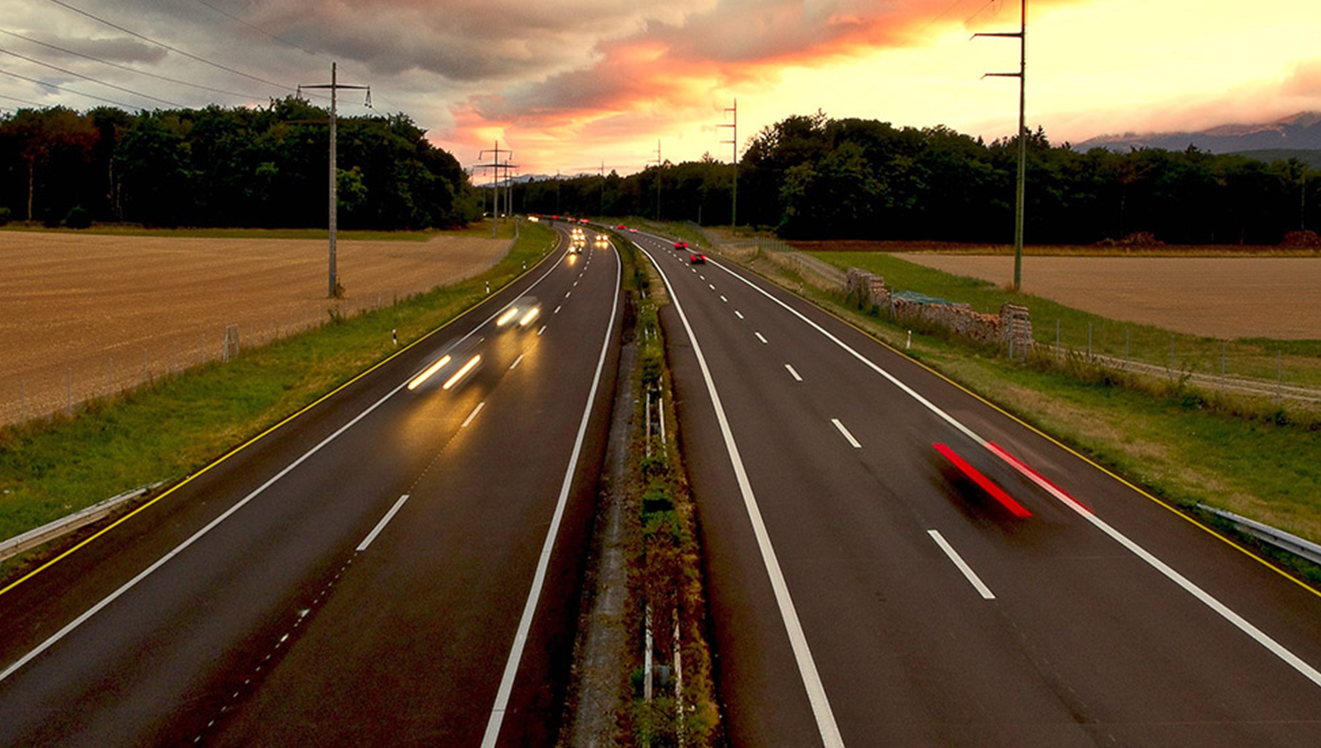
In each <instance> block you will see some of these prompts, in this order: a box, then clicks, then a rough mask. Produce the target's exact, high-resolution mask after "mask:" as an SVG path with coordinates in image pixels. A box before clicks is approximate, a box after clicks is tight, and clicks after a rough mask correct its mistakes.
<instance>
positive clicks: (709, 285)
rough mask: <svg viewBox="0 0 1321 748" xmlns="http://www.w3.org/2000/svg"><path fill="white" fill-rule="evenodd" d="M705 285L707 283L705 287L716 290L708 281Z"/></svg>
mask: <svg viewBox="0 0 1321 748" xmlns="http://www.w3.org/2000/svg"><path fill="white" fill-rule="evenodd" d="M706 285H707V287H709V288H710V289H711V290H712V291H714V290H716V287H715V286H713V285H711V284H710V283H708V284H706Z"/></svg>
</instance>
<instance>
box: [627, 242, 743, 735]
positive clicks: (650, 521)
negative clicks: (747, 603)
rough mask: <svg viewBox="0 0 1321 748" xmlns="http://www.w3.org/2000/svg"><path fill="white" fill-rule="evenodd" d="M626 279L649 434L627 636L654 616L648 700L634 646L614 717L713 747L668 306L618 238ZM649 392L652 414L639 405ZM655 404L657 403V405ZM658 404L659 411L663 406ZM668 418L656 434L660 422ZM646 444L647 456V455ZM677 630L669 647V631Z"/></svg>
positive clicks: (638, 457)
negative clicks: (665, 331) (668, 352)
mask: <svg viewBox="0 0 1321 748" xmlns="http://www.w3.org/2000/svg"><path fill="white" fill-rule="evenodd" d="M617 245H618V246H619V247H620V254H621V257H622V259H623V260H624V263H625V278H626V283H627V284H628V285H629V286H630V287H631V288H630V293H634V294H636V296H635V297H634V298H635V300H636V307H637V318H636V328H635V330H636V339H637V345H638V362H639V365H638V368H639V374H638V376H637V377H636V380H635V381H634V392H635V393H636V395H635V397H636V399H637V401H638V405H637V407H638V413H637V420H638V422H639V423H650V433H643V434H641V438H640V439H635V440H634V442H633V444H632V447H631V451H632V453H633V455H634V463H635V467H634V470H633V475H632V480H631V485H630V487H629V489H628V491H627V494H628V496H629V506H628V516H629V517H630V525H631V527H632V528H633V529H632V530H631V533H630V534H631V535H632V536H633V539H632V542H631V547H632V548H633V549H634V550H633V552H632V553H631V554H630V556H631V558H630V561H629V593H630V595H629V599H630V606H629V609H630V613H629V616H628V625H629V631H630V634H631V635H630V641H634V642H641V641H643V640H644V627H645V625H646V622H647V620H648V615H647V614H648V611H650V617H649V620H650V621H651V626H652V633H653V636H654V638H655V647H654V652H655V653H656V659H655V663H654V664H655V665H656V666H658V667H664V668H666V670H665V671H663V672H667V673H668V675H667V676H666V677H665V678H662V677H661V675H660V673H661V672H662V671H661V670H657V671H655V674H654V675H653V680H652V686H653V693H652V699H651V700H650V701H647V700H646V699H645V698H644V686H643V683H644V681H645V678H646V674H645V671H644V668H643V656H642V652H641V651H640V650H639V648H637V647H634V648H632V649H631V650H630V656H629V659H628V661H626V662H624V663H621V665H622V666H624V667H626V668H627V669H628V671H629V673H630V682H631V684H632V686H633V693H632V699H631V702H630V710H629V712H628V713H627V714H626V715H621V717H622V720H621V722H622V723H623V724H625V725H627V727H628V728H629V730H628V732H629V737H630V738H631V740H632V743H631V744H632V745H642V746H647V745H678V744H682V745H688V746H694V747H695V748H700V747H701V746H710V745H715V744H718V741H719V737H718V736H719V728H718V725H719V713H718V710H717V708H716V704H715V693H714V683H713V680H712V672H711V652H710V649H709V647H708V645H707V642H706V638H705V625H706V603H705V594H704V593H703V588H702V578H701V568H702V563H701V548H700V547H699V544H698V539H697V538H698V534H697V516H696V505H695V503H694V500H693V497H692V495H691V493H690V491H689V487H688V479H687V473H686V472H685V469H684V465H683V460H682V455H681V452H680V446H679V440H678V438H677V425H676V424H677V419H676V417H675V412H674V402H673V398H672V397H670V393H672V392H673V390H672V388H671V384H670V375H669V370H668V366H667V365H666V359H665V343H664V339H663V337H662V335H661V329H660V324H659V313H658V310H659V308H660V307H661V306H663V305H665V304H667V303H668V299H667V297H666V295H665V287H664V285H663V284H662V283H661V281H660V279H659V276H658V275H657V274H656V271H655V269H654V268H653V267H652V266H651V265H650V264H649V263H648V262H647V261H646V259H645V258H644V257H641V256H640V255H639V254H638V253H637V252H636V250H635V249H634V248H633V246H632V245H631V244H630V243H628V242H626V241H618V242H617ZM648 393H651V395H650V398H651V404H652V408H653V411H652V415H651V418H650V421H648V419H647V417H646V414H645V412H644V411H645V409H646V408H647V407H648ZM657 403H658V405H659V407H657ZM662 411H663V414H664V415H663V416H661V412H662ZM661 417H663V418H664V419H665V422H666V423H667V424H668V426H667V428H666V430H665V432H664V434H663V436H664V438H662V432H661V429H660V428H659V425H658V422H659V419H660V418H661ZM648 446H650V449H651V453H650V455H648V454H647V451H648V449H647V448H648ZM676 635H677V637H678V643H677V646H676V640H675V637H676ZM676 652H677V654H678V660H679V663H677V664H678V665H680V666H681V669H682V676H683V683H682V692H681V693H680V692H679V691H677V690H676V688H675V684H676V682H677V681H676V678H675V669H676V662H675V659H676V657H675V655H676Z"/></svg>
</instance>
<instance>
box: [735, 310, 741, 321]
mask: <svg viewBox="0 0 1321 748" xmlns="http://www.w3.org/2000/svg"><path fill="white" fill-rule="evenodd" d="M734 316H735V317H738V318H739V319H743V312H740V311H739V310H737V309H735V310H734Z"/></svg>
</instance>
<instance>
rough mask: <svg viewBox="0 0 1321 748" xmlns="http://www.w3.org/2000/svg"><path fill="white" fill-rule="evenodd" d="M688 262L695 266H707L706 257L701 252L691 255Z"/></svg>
mask: <svg viewBox="0 0 1321 748" xmlns="http://www.w3.org/2000/svg"><path fill="white" fill-rule="evenodd" d="M688 261H689V262H690V263H692V264H693V265H705V264H706V255H704V254H701V253H700V252H698V253H695V254H691V255H689V256H688Z"/></svg>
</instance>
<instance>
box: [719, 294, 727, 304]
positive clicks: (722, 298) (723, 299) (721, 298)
mask: <svg viewBox="0 0 1321 748" xmlns="http://www.w3.org/2000/svg"><path fill="white" fill-rule="evenodd" d="M720 300H721V301H723V302H725V303H726V304H728V303H729V299H726V298H725V297H724V296H723V295H722V296H721V297H720Z"/></svg>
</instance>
